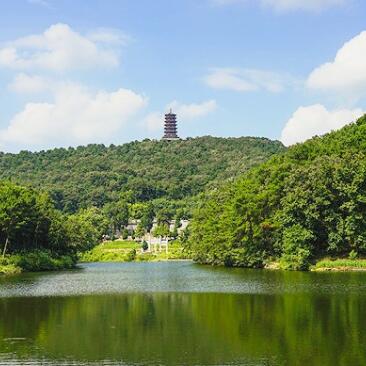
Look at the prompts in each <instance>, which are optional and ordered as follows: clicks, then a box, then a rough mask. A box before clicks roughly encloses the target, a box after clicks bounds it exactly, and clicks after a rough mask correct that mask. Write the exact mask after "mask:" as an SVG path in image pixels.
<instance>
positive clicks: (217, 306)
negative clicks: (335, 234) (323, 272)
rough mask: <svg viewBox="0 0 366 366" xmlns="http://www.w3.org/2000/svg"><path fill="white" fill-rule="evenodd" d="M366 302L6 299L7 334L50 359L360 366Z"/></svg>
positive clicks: (235, 297)
mask: <svg viewBox="0 0 366 366" xmlns="http://www.w3.org/2000/svg"><path fill="white" fill-rule="evenodd" d="M365 305H366V298H364V297H361V296H358V295H355V294H349V295H347V296H346V295H339V294H338V295H322V294H318V295H314V294H306V293H299V294H285V295H281V296H280V295H239V294H198V293H197V294H183V293H179V294H129V295H118V296H117V295H116V296H95V297H93V296H89V297H67V298H42V299H41V298H29V299H2V300H1V301H0V337H1V338H6V337H29V338H33V339H34V343H35V344H34V345H35V346H36V347H39V349H40V352H41V354H42V355H43V356H46V357H47V358H59V359H60V358H66V357H67V358H69V359H70V358H71V359H75V360H79V361H82V360H89V361H97V360H101V359H109V360H123V361H125V362H127V363H138V362H140V363H149V361H150V363H151V362H152V363H159V362H160V363H163V364H169V365H174V364H222V363H224V362H225V361H226V362H230V361H235V360H245V359H251V360H259V359H261V360H266V359H267V360H274V359H276V360H277V361H279V362H286V364H288V365H306V364H309V365H310V364H311V365H324V366H326V365H338V364H344V365H360V366H361V365H366V349H365V345H366V331H365V329H366V327H365V326H366V319H365V317H364V313H363V309H365ZM2 347H4V344H2V343H1V340H0V353H1V352H2ZM13 347H19V349H15V350H13V351H16V352H19V353H20V354H22V353H24V356H26V349H24V346H23V348H20V347H21V345H17V344H15V345H14V346H13ZM29 352H31V351H29ZM270 362H272V361H269V362H268V363H267V364H271V363H270Z"/></svg>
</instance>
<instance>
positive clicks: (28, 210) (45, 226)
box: [0, 182, 108, 273]
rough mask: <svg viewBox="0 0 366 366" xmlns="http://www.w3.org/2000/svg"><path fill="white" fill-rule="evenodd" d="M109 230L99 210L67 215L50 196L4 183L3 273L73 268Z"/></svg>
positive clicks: (0, 214) (0, 185)
mask: <svg viewBox="0 0 366 366" xmlns="http://www.w3.org/2000/svg"><path fill="white" fill-rule="evenodd" d="M107 227H108V223H107V221H105V220H103V215H102V214H101V213H100V212H99V211H98V210H97V209H95V208H91V209H87V210H81V211H80V212H78V213H77V214H72V215H66V214H64V213H62V212H60V211H59V210H57V209H56V208H55V206H54V203H53V201H52V199H51V198H50V196H49V194H48V193H46V192H41V191H36V190H34V189H31V188H28V187H23V186H19V185H15V184H13V183H10V182H0V243H1V248H2V251H1V262H0V265H1V267H2V270H1V272H2V273H9V272H17V271H23V270H25V271H39V270H52V269H61V268H70V267H72V266H74V265H75V263H76V259H77V253H79V252H83V251H85V250H88V249H90V248H92V247H94V246H95V245H96V244H97V243H98V242H99V240H100V238H101V236H102V234H103V233H104V232H105V230H106V229H107Z"/></svg>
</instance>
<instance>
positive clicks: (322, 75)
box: [307, 31, 366, 94]
mask: <svg viewBox="0 0 366 366" xmlns="http://www.w3.org/2000/svg"><path fill="white" fill-rule="evenodd" d="M365 57H366V31H364V32H362V33H360V34H359V35H358V36H356V37H354V38H352V39H351V40H350V41H348V42H347V43H345V44H344V45H343V47H342V48H341V49H340V50H339V51H338V52H337V54H336V57H335V59H334V60H333V61H331V62H327V63H325V64H323V65H321V66H319V67H318V68H316V69H315V70H314V71H313V72H312V73H311V74H310V76H309V78H308V80H307V86H308V87H309V88H312V89H319V90H325V91H336V92H342V93H352V94H359V93H362V91H365V90H366V63H365Z"/></svg>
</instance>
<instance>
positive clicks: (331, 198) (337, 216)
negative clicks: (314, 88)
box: [189, 117, 366, 270]
mask: <svg viewBox="0 0 366 366" xmlns="http://www.w3.org/2000/svg"><path fill="white" fill-rule="evenodd" d="M365 151H366V117H362V118H360V119H359V120H358V121H357V122H356V123H354V124H351V125H348V126H346V127H344V128H343V129H341V130H339V131H336V132H332V133H330V134H327V135H325V136H324V137H315V138H313V139H311V140H309V141H307V142H305V143H303V144H297V145H295V146H293V147H291V148H289V149H288V150H287V151H285V152H283V153H280V154H278V155H275V156H273V157H272V158H270V159H269V160H268V161H267V162H265V163H263V164H261V165H259V166H258V167H255V168H253V169H251V170H250V171H248V172H247V173H245V174H244V175H242V176H241V177H240V178H238V179H237V180H235V181H234V182H231V183H228V184H226V185H224V186H223V187H221V188H218V189H213V190H208V191H207V192H206V193H205V195H204V196H203V197H202V200H201V202H200V204H199V207H198V208H197V209H196V210H195V212H194V214H193V221H192V223H191V225H190V238H189V245H190V248H191V250H192V251H193V253H194V258H195V259H196V260H197V261H198V262H201V263H211V264H219V265H227V266H243V267H263V266H265V265H266V264H268V263H270V262H271V261H277V262H279V263H280V266H281V267H282V268H287V269H300V270H305V269H308V268H309V266H310V265H311V264H312V263H313V262H314V261H316V260H317V259H318V258H321V257H324V256H331V257H332V256H333V257H343V256H350V257H357V256H364V255H366V156H365Z"/></svg>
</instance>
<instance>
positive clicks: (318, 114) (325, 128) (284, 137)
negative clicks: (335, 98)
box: [281, 104, 364, 146]
mask: <svg viewBox="0 0 366 366" xmlns="http://www.w3.org/2000/svg"><path fill="white" fill-rule="evenodd" d="M363 114H364V112H363V111H362V110H361V109H353V110H349V109H336V110H328V109H327V108H325V107H324V106H323V105H321V104H315V105H311V106H308V107H300V108H298V109H297V110H296V111H295V113H294V114H293V115H292V117H291V118H290V119H289V120H288V122H287V123H286V126H285V128H284V129H283V131H282V134H281V141H282V142H283V143H284V144H285V145H286V146H289V145H292V144H295V143H297V142H303V141H305V140H308V139H310V138H312V137H314V136H316V135H323V134H325V133H327V132H330V131H333V130H337V129H340V128H342V127H343V126H345V125H346V124H349V123H351V122H353V121H355V120H356V119H357V118H359V117H361V116H362V115H363Z"/></svg>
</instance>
